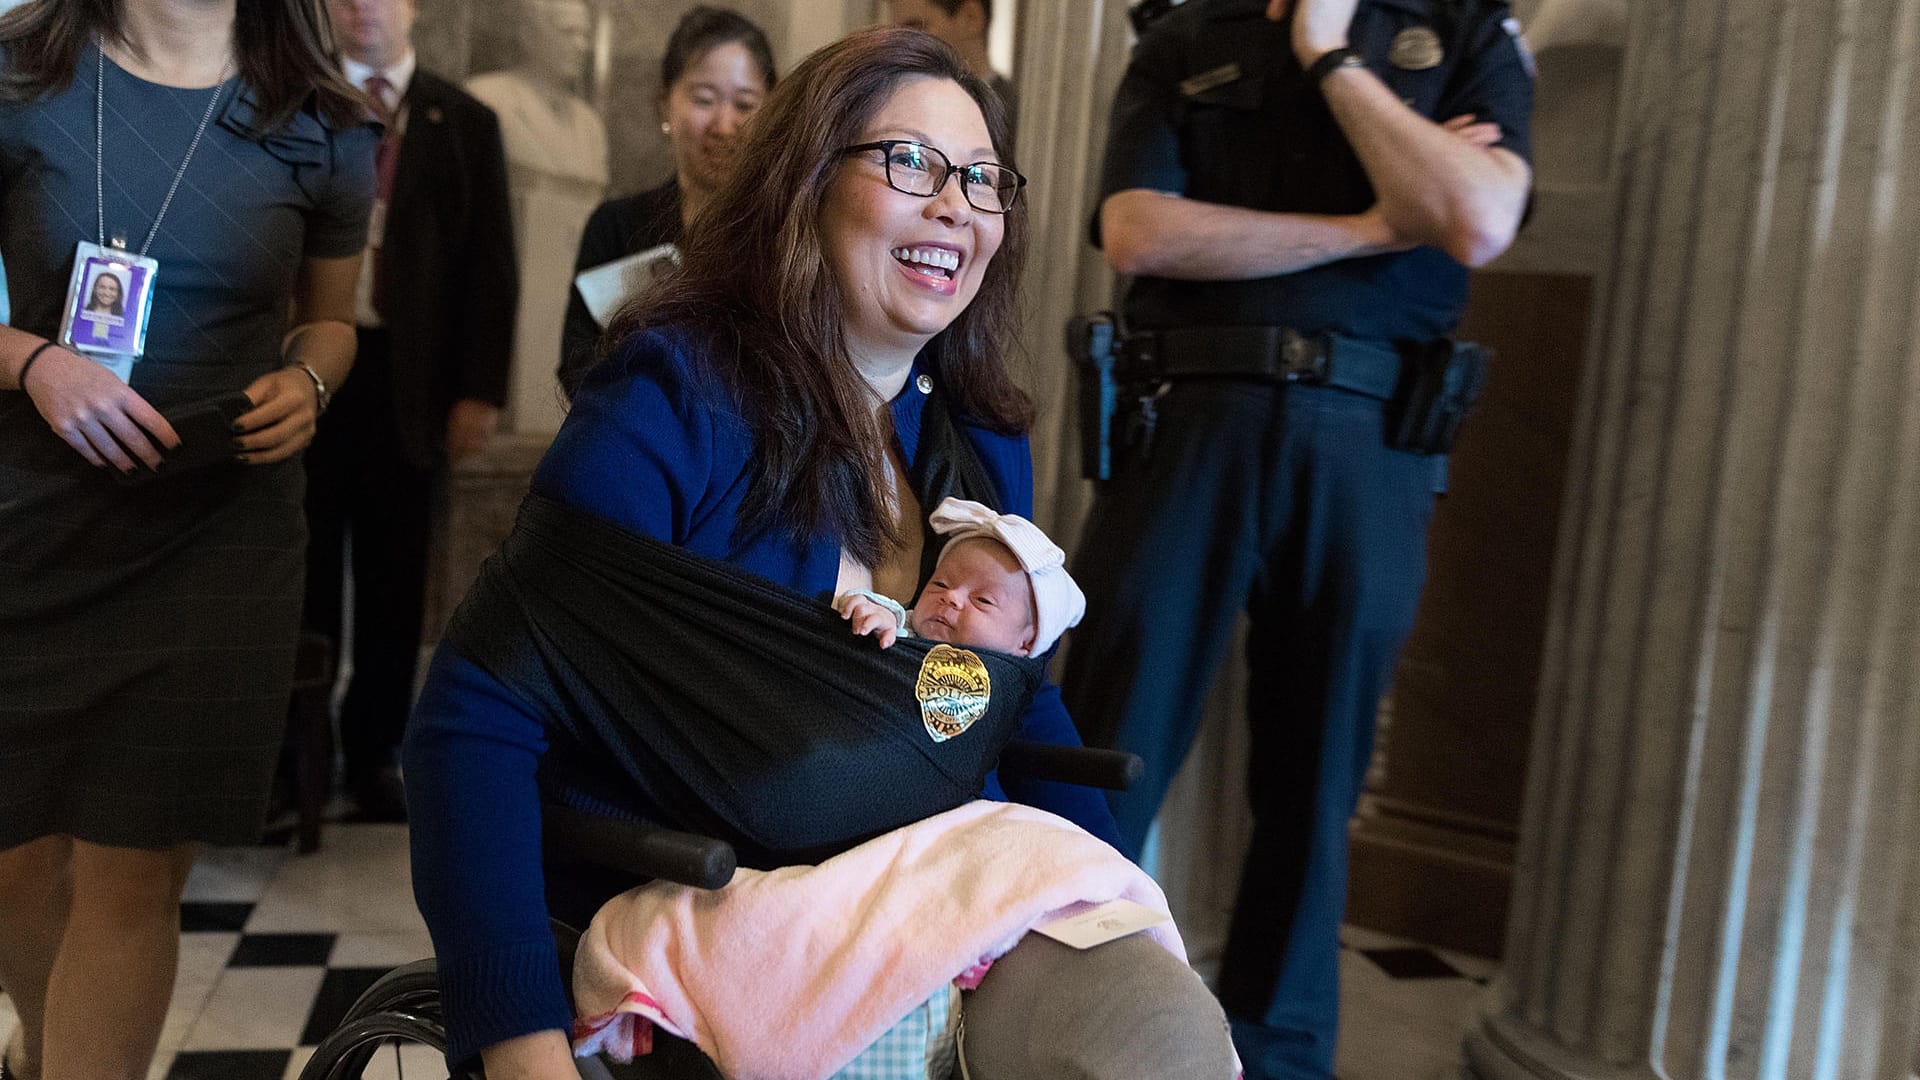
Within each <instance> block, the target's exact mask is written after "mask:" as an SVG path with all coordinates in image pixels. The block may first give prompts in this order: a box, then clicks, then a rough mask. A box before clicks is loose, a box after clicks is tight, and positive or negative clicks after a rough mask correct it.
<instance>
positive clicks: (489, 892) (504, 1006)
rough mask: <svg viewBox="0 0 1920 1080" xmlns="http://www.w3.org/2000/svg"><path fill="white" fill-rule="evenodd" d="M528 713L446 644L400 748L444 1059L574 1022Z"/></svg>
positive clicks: (536, 746) (532, 718)
mask: <svg viewBox="0 0 1920 1080" xmlns="http://www.w3.org/2000/svg"><path fill="white" fill-rule="evenodd" d="M546 748H547V742H546V731H545V729H544V727H543V725H542V724H541V723H540V721H539V719H538V718H537V717H536V715H535V713H534V711H533V710H532V708H531V707H530V706H528V705H527V704H526V703H524V702H522V701H520V700H518V699H517V698H515V697H514V696H513V695H512V694H511V693H510V692H509V691H507V690H506V689H505V688H504V687H503V686H501V685H500V684H499V683H498V682H497V681H495V680H494V679H493V678H492V677H491V676H489V675H487V674H486V673H485V672H483V671H481V670H480V669H479V668H477V667H475V666H474V665H473V664H471V663H468V662H467V661H466V660H463V659H461V658H460V657H459V656H457V655H455V654H454V652H453V651H452V650H451V649H449V648H447V647H446V646H444V645H443V646H441V648H440V651H439V652H438V653H437V654H436V655H435V656H434V659H433V664H432V666H431V667H430V668H429V669H428V671H427V679H426V685H425V687H424V688H423V689H422V690H421V692H420V701H419V703H418V704H417V705H416V706H415V707H414V711H413V717H412V719H411V720H410V721H409V722H408V724H407V734H406V743H405V745H404V747H403V748H402V751H401V755H402V757H401V760H402V767H403V768H404V769H405V771H406V778H407V813H408V817H409V834H410V840H411V844H412V849H413V851H412V858H413V895H414V900H415V902H416V903H417V904H419V906H420V914H421V915H422V916H423V917H424V918H425V919H426V922H427V929H428V931H429V932H430V933H431V934H432V935H433V952H434V956H435V957H436V958H437V959H438V962H439V971H440V994H441V1004H442V1008H443V1010H444V1013H445V1016H446V1019H447V1060H448V1061H449V1062H451V1063H453V1064H455V1065H458V1064H460V1063H462V1062H465V1061H467V1059H469V1058H471V1057H472V1056H473V1055H475V1054H478V1053H479V1052H480V1051H481V1050H482V1049H483V1048H485V1047H488V1046H492V1045H494V1044H495V1043H499V1042H504V1041H505V1040H507V1039H512V1038H515V1037H518V1036H521V1035H527V1034H530V1033H532V1032H536V1031H546V1030H550V1029H559V1030H566V1029H567V1028H569V1027H570V1025H571V1024H572V1022H573V1013H572V1010H571V1009H569V1008H568V1006H567V994H566V987H565V985H564V984H563V983H562V981H561V980H562V975H561V972H560V959H559V955H558V953H557V951H556V949H555V946H554V942H553V936H552V934H551V932H550V931H549V930H548V927H547V899H546V884H545V878H544V876H543V874H542V872H541V854H540V792H539V788H538V785H537V783H536V781H535V772H536V770H537V769H538V767H539V764H540V757H541V755H542V754H544V753H545V752H546Z"/></svg>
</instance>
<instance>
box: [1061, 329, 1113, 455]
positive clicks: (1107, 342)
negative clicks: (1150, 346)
mask: <svg viewBox="0 0 1920 1080" xmlns="http://www.w3.org/2000/svg"><path fill="white" fill-rule="evenodd" d="M1118 323H1119V320H1118V319H1117V317H1116V316H1115V315H1114V314H1113V312H1111V311H1097V312H1094V313H1093V314H1092V315H1075V316H1073V317H1072V318H1070V319H1068V320H1067V355H1068V356H1069V357H1071V358H1072V360H1073V365H1074V367H1075V368H1077V369H1078V370H1079V373H1080V394H1079V399H1080V475H1082V476H1084V477H1086V478H1087V479H1089V480H1105V479H1107V478H1108V477H1110V476H1112V475H1113V467H1114V460H1113V459H1114V443H1115V439H1116V437H1117V432H1116V429H1117V426H1118V424H1117V422H1118V417H1119V411H1120V374H1119V371H1118V364H1119V351H1118V348H1117V346H1118V344H1119V333H1118Z"/></svg>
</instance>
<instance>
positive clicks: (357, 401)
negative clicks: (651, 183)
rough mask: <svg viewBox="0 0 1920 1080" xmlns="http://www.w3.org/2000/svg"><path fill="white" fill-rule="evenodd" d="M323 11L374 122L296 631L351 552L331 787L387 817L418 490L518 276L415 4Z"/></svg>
mask: <svg viewBox="0 0 1920 1080" xmlns="http://www.w3.org/2000/svg"><path fill="white" fill-rule="evenodd" d="M327 6H328V9H329V11H330V12H331V14H332V16H333V24H334V28H335V32H336V35H337V38H338V42H339V46H340V49H341V67H342V68H343V69H344V70H345V72H346V74H347V77H348V79H349V80H350V81H352V82H353V84H354V85H355V86H358V87H360V88H361V89H362V90H363V91H364V92H365V93H366V94H367V97H368V98H369V99H370V100H371V101H372V102H373V103H374V107H375V111H376V113H377V114H378V115H379V117H380V119H381V120H382V121H384V122H385V124H386V128H387V130H386V136H385V138H384V139H383V140H382V142H381V146H380V156H379V193H378V195H377V197H376V201H375V205H374V212H373V220H372V222H371V224H370V227H369V230H368V241H367V259H366V264H365V267H364V268H363V269H362V271H361V280H360V297H359V305H358V306H359V315H358V318H359V324H360V354H359V358H358V360H357V361H356V363H355V365H354V372H353V377H352V378H351V379H349V380H347V383H346V385H344V386H343V387H341V389H340V392H339V394H337V395H336V396H335V397H334V400H333V403H332V405H331V407H330V408H329V409H328V411H327V414H326V416H325V417H324V418H323V419H322V420H321V422H320V429H319V433H318V435H317V436H316V437H315V439H314V442H313V445H312V447H311V448H310V449H308V451H307V482H308V489H307V519H308V523H309V527H310V529H311V531H312V541H311V546H310V548H309V554H308V563H307V610H306V622H307V625H308V628H309V629H312V630H317V631H319V632H320V633H323V634H327V635H328V636H330V637H331V638H332V639H333V640H334V641H335V642H338V641H339V640H340V639H341V631H342V628H343V620H342V603H341V600H342V598H341V592H342V588H341V581H342V577H343V574H344V566H345V565H346V564H347V563H348V562H349V560H350V562H351V566H352V577H353V585H354V590H353V633H352V638H353V669H352V676H351V680H350V681H349V683H348V687H347V694H346V700H345V702H344V703H343V704H342V706H341V710H340V733H341V743H342V748H343V750H344V752H345V758H346V767H347V773H346V779H347V786H348V789H349V791H350V792H352V793H353V794H354V795H355V797H356V798H357V799H358V800H359V803H360V811H361V814H362V815H363V816H365V817H370V818H375V819H397V818H399V817H401V816H403V815H404V812H405V811H404V803H403V802H402V801H401V800H400V788H399V784H398V774H397V772H396V771H395V764H394V762H395V751H396V750H397V748H398V747H399V744H400V736H401V730H402V728H403V726H404V725H405V722H406V715H407V711H408V709H409V707H410V706H411V702H412V693H413V679H414V668H415V665H416V662H417V658H418V654H419V644H420V628H421V627H420V624H421V618H422V610H423V607H424V603H425V591H426V589H425V587H426V567H427V543H428V534H429V527H430V511H431V507H432V505H433V503H434V497H433V496H434V491H435V489H436V486H437V485H438V483H439V482H440V480H441V478H442V476H443V474H444V473H445V470H446V468H447V466H448V465H449V464H451V463H453V462H457V461H459V460H460V459H462V458H465V457H468V456H471V455H472V454H475V453H477V452H479V451H480V450H481V449H482V448H483V447H484V446H485V445H486V442H487V439H488V437H489V435H490V434H491V433H492V431H493V428H494V425H495V423H496V422H497V421H498V419H499V416H500V407H501V405H502V404H503V403H504V402H505V400H506V392H507V380H508V361H509V356H510V351H511V349H512V345H513V318H514V311H515V310H516V302H517V298H518V295H519V284H518V281H517V277H516V274H517V271H516V270H515V265H516V264H515V262H514V256H513V226H512V222H511V219H510V217H509V213H510V211H509V207H508V203H507V168H506V156H505V153H504V151H503V149H502V147H501V141H500V124H499V120H498V118H496V117H495V115H494V113H493V111H492V110H490V109H488V108H487V107H486V106H484V105H482V104H480V102H478V101H476V100H475V99H474V98H473V97H472V96H470V95H469V94H467V93H466V92H465V91H463V90H461V89H459V88H458V87H457V86H455V85H454V84H453V83H451V82H448V81H447V80H445V79H442V78H440V77H439V76H437V75H434V74H433V73H432V72H429V71H424V70H420V69H419V67H418V66H417V64H416V61H415V56H414V51H413V44H412V40H411V36H412V32H413V23H414V19H415V18H416V16H417V15H418V8H417V6H416V0H328V4H327ZM349 537H351V541H350V542H349V541H348V538H349ZM336 647H337V646H336Z"/></svg>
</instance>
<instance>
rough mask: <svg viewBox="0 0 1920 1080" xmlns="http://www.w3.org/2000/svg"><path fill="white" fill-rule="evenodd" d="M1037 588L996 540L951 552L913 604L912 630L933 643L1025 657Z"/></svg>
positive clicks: (957, 547)
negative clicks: (917, 600)
mask: <svg viewBox="0 0 1920 1080" xmlns="http://www.w3.org/2000/svg"><path fill="white" fill-rule="evenodd" d="M1034 621H1035V616H1034V610H1033V586H1032V585H1031V584H1029V583H1028V581H1027V575H1026V572H1025V571H1023V570H1021V569H1020V563H1019V562H1018V561H1017V560H1015V559H1014V557H1013V552H1011V551H1008V550H1007V549H1006V547H1005V546H1004V545H1002V544H1001V543H1000V542H999V541H997V540H989V539H987V538H985V537H974V538H971V539H967V540H962V541H960V542H959V543H957V544H955V545H953V546H952V547H950V548H948V549H947V553H946V554H945V555H942V556H941V557H940V563H939V565H937V566H935V567H934V568H933V578H932V580H930V581H928V582H927V587H926V589H925V591H923V592H921V594H920V602H919V603H917V604H915V605H913V632H914V633H915V634H916V635H918V636H919V637H923V638H926V639H927V640H929V641H944V642H948V643H949V644H953V645H971V646H974V647H976V648H981V649H994V650H996V651H999V652H1004V653H1012V654H1014V655H1015V656H1026V655H1027V654H1028V652H1029V651H1031V650H1032V648H1033V633H1034Z"/></svg>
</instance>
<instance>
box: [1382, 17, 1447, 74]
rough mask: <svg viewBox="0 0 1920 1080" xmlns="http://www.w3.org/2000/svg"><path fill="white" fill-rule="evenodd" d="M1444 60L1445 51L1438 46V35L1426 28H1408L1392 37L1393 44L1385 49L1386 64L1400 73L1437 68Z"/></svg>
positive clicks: (1441, 46) (1445, 56) (1443, 47)
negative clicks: (1397, 69) (1400, 71)
mask: <svg viewBox="0 0 1920 1080" xmlns="http://www.w3.org/2000/svg"><path fill="white" fill-rule="evenodd" d="M1446 58H1447V50H1446V48H1445V46H1443V45H1441V44H1440V35H1439V34H1436V33H1434V32H1433V30H1432V28H1430V27H1426V26H1409V27H1407V28H1406V29H1405V30H1402V31H1400V32H1399V33H1397V34H1395V35H1393V44H1392V45H1391V46H1390V47H1388V49H1387V63H1389V64H1392V65H1393V66H1394V67H1397V68H1399V69H1400V70H1402V71H1426V70H1427V69H1429V68H1437V67H1439V66H1440V61H1442V60H1444V59H1446Z"/></svg>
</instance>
